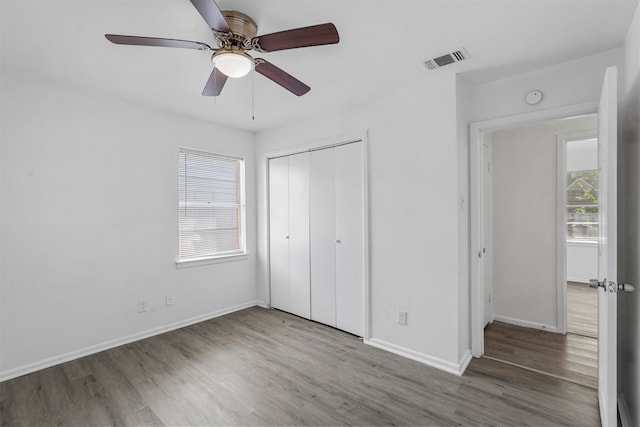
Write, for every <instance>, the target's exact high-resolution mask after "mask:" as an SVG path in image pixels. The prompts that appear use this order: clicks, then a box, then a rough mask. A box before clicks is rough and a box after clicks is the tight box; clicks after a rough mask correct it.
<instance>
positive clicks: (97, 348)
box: [0, 301, 264, 381]
mask: <svg viewBox="0 0 640 427" xmlns="http://www.w3.org/2000/svg"><path fill="white" fill-rule="evenodd" d="M262 304H264V303H263V302H262V301H249V302H247V303H244V304H240V305H236V306H233V307H227V308H223V309H221V310H216V311H212V312H210V313H206V314H202V315H200V316H195V317H191V318H189V319H185V320H181V321H179V322H174V323H169V324H168V325H163V326H159V327H157V328H153V329H148V330H146V331H142V332H137V333H135V334H131V335H128V336H126V337H122V338H117V339H114V340H110V341H106V342H103V343H100V344H95V345H92V346H89V347H85V348H82V349H79V350H74V351H70V352H68V353H64V354H61V355H58V356H53V357H49V358H47V359H43V360H39V361H37V362H33V363H29V364H27V365H23V366H18V367H17V368H13V369H9V370H6V371H0V381H6V380H10V379H11V378H16V377H19V376H22V375H26V374H30V373H32V372H36V371H39V370H41V369H46V368H50V367H51V366H55V365H59V364H61V363H65V362H69V361H71V360H75V359H78V358H80V357H84V356H88V355H90V354H94V353H99V352H101V351H104V350H108V349H110V348H114V347H118V346H121V345H124V344H128V343H131V342H134V341H139V340H142V339H145V338H149V337H152V336H154V335H159V334H162V333H165V332H169V331H173V330H175V329H180V328H184V327H185V326H189V325H193V324H196V323H200V322H203V321H205V320H210V319H213V318H215V317H220V316H224V315H225V314H230V313H233V312H235V311H240V310H244V309H245V308H249V307H254V306H256V305H258V306H262Z"/></svg>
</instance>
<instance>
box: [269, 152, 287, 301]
mask: <svg viewBox="0 0 640 427" xmlns="http://www.w3.org/2000/svg"><path fill="white" fill-rule="evenodd" d="M269 257H270V267H271V306H272V307H274V308H278V309H280V310H285V311H289V158H288V157H280V158H276V159H271V160H269Z"/></svg>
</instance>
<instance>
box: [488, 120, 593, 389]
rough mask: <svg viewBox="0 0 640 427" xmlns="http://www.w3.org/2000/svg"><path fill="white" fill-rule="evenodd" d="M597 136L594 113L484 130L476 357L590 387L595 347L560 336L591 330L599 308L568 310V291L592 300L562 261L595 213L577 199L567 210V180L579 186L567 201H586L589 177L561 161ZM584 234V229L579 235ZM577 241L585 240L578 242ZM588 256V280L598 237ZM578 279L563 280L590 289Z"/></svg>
mask: <svg viewBox="0 0 640 427" xmlns="http://www.w3.org/2000/svg"><path fill="white" fill-rule="evenodd" d="M596 132H597V119H596V116H595V115H580V116H572V117H567V118H561V119H555V118H554V119H547V120H540V121H534V122H529V123H524V124H517V125H514V126H510V127H503V128H500V129H497V130H491V131H487V132H484V133H483V135H482V146H481V149H482V155H483V158H482V165H483V171H482V176H483V181H484V183H483V186H482V194H483V203H482V209H483V217H484V218H487V221H484V222H483V224H482V231H483V234H484V235H483V243H484V245H483V247H482V249H481V254H479V258H480V259H482V261H483V277H484V282H485V283H484V285H485V286H484V295H483V301H484V312H483V320H484V324H485V325H487V324H488V325H487V326H486V328H485V332H484V355H485V356H486V357H489V358H492V359H496V360H499V361H502V362H505V363H509V364H512V365H517V366H520V367H523V368H527V369H531V370H535V371H538V372H543V373H547V374H549V375H552V376H555V377H559V378H562V379H566V380H569V381H572V382H576V383H579V384H583V385H587V386H590V387H594V388H595V387H596V386H597V341H596V340H595V339H594V338H592V337H588V336H584V335H585V334H580V335H579V334H575V333H574V332H569V333H567V332H568V329H567V328H568V324H570V325H571V326H572V327H573V326H574V324H576V323H577V324H578V326H580V325H581V323H584V322H581V321H580V319H579V317H580V316H588V315H590V316H591V319H590V320H591V322H590V323H592V324H595V325H597V319H596V314H597V312H590V311H589V310H588V308H589V306H588V304H585V306H584V307H583V308H584V310H583V311H582V312H578V311H579V310H576V309H577V308H578V305H579V303H580V302H581V301H582V300H581V299H580V298H578V297H580V296H583V295H582V294H581V293H578V292H576V291H582V290H584V291H585V293H586V294H587V295H590V294H591V292H589V291H592V289H591V288H589V287H588V285H586V289H584V286H585V285H584V284H582V283H581V284H578V283H579V282H576V283H575V284H573V283H568V280H567V279H568V278H570V276H568V275H567V269H568V265H567V263H568V260H569V255H571V257H572V258H571V260H572V262H573V261H575V258H576V256H577V255H576V254H575V253H574V251H570V248H569V240H568V239H567V238H568V237H569V236H568V233H569V232H571V233H572V237H574V238H575V239H576V240H579V239H580V237H581V236H582V235H581V234H580V232H581V231H585V227H586V228H589V227H591V225H590V222H589V221H587V220H588V219H589V218H591V216H593V215H591V213H592V211H594V209H595V215H596V217H597V206H596V207H595V208H594V207H593V206H589V205H588V204H587V203H586V202H584V203H582V205H581V206H577V205H573V206H572V207H571V208H568V207H567V204H566V203H567V202H566V201H567V194H568V193H567V183H568V182H569V183H570V184H572V187H571V188H573V189H574V190H575V189H576V188H581V189H582V194H580V195H578V191H577V190H575V191H573V193H569V194H570V195H573V196H575V197H574V198H573V199H572V201H576V200H582V199H584V198H585V195H587V196H588V195H592V192H593V188H592V187H589V185H588V183H589V182H592V179H591V178H592V177H591V176H587V173H586V172H585V173H584V174H582V175H580V174H578V173H577V172H576V169H575V168H573V169H571V168H569V167H568V165H567V163H566V159H568V158H569V157H570V158H571V159H572V160H575V155H574V154H575V153H574V151H576V150H573V148H575V147H574V146H572V149H571V156H567V152H568V151H567V147H568V143H569V141H571V143H572V144H575V146H577V145H578V142H577V141H578V140H579V139H580V138H583V139H584V136H585V135H587V136H594V135H595V133H596ZM596 153H597V152H596ZM595 157H597V154H596V156H595ZM569 170H571V172H572V174H567V171H569ZM572 177H574V178H575V179H573V180H571V178H572ZM596 181H597V178H596ZM584 184H586V185H584ZM596 186H597V185H596ZM487 199H490V200H487ZM574 199H575V200H574ZM585 210H586V214H584V215H581V216H578V215H577V214H578V213H582V211H585ZM569 220H571V221H570V222H568V221H569ZM579 221H582V222H580V223H579ZM595 230H596V237H597V227H596V228H595ZM591 234H593V230H592V229H588V230H586V231H585V233H584V235H585V237H588V236H590V235H591ZM587 235H588V236H587ZM577 243H580V244H584V245H587V244H590V242H588V241H587V240H586V239H585V240H583V241H579V242H577ZM595 250H596V262H595V266H596V274H594V275H593V276H592V277H597V241H596V242H595ZM578 255H579V254H578ZM584 263H586V264H587V265H589V266H591V267H593V264H594V263H593V262H590V261H589V260H586V261H584V262H583V264H584ZM571 267H572V268H573V267H574V265H573V263H572V264H571ZM572 271H573V270H572ZM582 273H583V275H585V277H586V280H582V279H579V278H577V277H571V278H572V279H574V280H576V281H577V280H580V281H581V282H587V283H588V280H589V277H588V276H589V274H590V273H589V272H588V271H587V272H582ZM568 319H571V320H572V321H571V322H568ZM587 335H588V334H587Z"/></svg>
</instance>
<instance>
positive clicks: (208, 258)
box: [175, 147, 249, 268]
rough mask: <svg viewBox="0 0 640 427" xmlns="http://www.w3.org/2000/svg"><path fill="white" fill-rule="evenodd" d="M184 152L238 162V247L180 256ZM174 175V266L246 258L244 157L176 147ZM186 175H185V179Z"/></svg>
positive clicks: (182, 266)
mask: <svg viewBox="0 0 640 427" xmlns="http://www.w3.org/2000/svg"><path fill="white" fill-rule="evenodd" d="M185 153H187V154H188V153H193V154H196V155H201V156H206V157H211V158H220V159H224V160H233V161H237V162H238V181H237V185H238V187H239V193H240V194H239V216H240V218H239V221H238V239H239V248H238V249H237V250H233V251H223V252H218V253H211V254H209V255H205V256H200V257H190V258H181V257H180V234H181V231H182V230H181V227H180V215H181V213H180V211H181V209H182V208H183V207H181V206H180V203H181V200H180V166H179V164H180V162H181V161H183V159H184V157H183V155H184V154H185ZM176 169H177V170H176V177H177V182H176V184H177V186H178V188H176V190H177V191H176V195H177V199H178V200H177V201H178V203H177V213H178V218H177V222H178V224H177V232H178V233H177V236H176V237H177V240H178V242H177V245H176V247H177V254H176V259H175V264H176V268H184V267H196V266H200V265H207V264H216V263H220V262H229V261H238V260H242V259H247V258H248V256H249V253H248V252H247V232H246V228H247V225H246V224H247V221H246V217H247V215H246V172H245V159H244V157H241V156H234V155H229V154H221V153H217V152H212V151H205V150H200V149H194V148H188V147H178V163H177V164H176ZM187 176H188V175H187ZM186 179H187V177H186V176H185V180H186Z"/></svg>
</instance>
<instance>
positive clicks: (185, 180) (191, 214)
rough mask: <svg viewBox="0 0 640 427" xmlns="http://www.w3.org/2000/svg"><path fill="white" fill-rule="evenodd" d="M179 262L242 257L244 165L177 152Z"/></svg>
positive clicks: (224, 158)
mask: <svg viewBox="0 0 640 427" xmlns="http://www.w3.org/2000/svg"><path fill="white" fill-rule="evenodd" d="M178 157H179V160H178V207H179V213H178V217H179V239H178V240H179V250H178V258H179V261H195V260H199V259H207V258H215V257H220V256H225V255H234V254H243V253H245V238H244V197H243V196H244V182H243V181H244V161H243V160H242V159H240V158H237V157H229V156H222V155H218V154H212V153H205V152H202V151H194V150H188V149H185V148H181V149H180V151H179V156H178Z"/></svg>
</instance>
